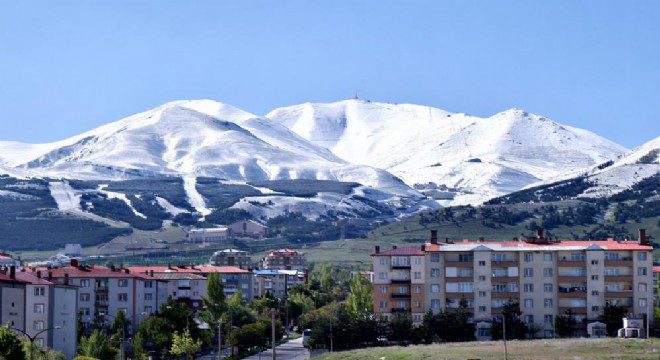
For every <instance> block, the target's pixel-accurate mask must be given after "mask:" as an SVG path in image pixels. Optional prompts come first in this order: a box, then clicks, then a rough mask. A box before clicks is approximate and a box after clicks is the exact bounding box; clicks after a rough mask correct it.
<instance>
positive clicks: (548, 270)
mask: <svg viewBox="0 0 660 360" xmlns="http://www.w3.org/2000/svg"><path fill="white" fill-rule="evenodd" d="M543 277H552V268H545V269H543Z"/></svg>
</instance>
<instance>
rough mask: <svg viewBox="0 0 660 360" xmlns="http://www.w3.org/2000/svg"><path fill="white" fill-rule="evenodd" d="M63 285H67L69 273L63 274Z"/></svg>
mask: <svg viewBox="0 0 660 360" xmlns="http://www.w3.org/2000/svg"><path fill="white" fill-rule="evenodd" d="M64 285H69V274H64Z"/></svg>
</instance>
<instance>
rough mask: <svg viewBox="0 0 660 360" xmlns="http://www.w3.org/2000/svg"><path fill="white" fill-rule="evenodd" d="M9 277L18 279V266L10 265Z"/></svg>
mask: <svg viewBox="0 0 660 360" xmlns="http://www.w3.org/2000/svg"><path fill="white" fill-rule="evenodd" d="M9 278H10V279H16V266H14V265H12V266H10V267H9Z"/></svg>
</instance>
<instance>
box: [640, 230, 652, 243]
mask: <svg viewBox="0 0 660 360" xmlns="http://www.w3.org/2000/svg"><path fill="white" fill-rule="evenodd" d="M638 231H639V244H640V245H651V242H650V241H649V239H648V238H647V237H646V229H639V230H638Z"/></svg>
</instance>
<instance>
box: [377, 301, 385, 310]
mask: <svg viewBox="0 0 660 360" xmlns="http://www.w3.org/2000/svg"><path fill="white" fill-rule="evenodd" d="M378 305H379V306H380V308H381V309H384V308H386V307H387V301H381V302H380V303H379V304H378Z"/></svg>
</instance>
